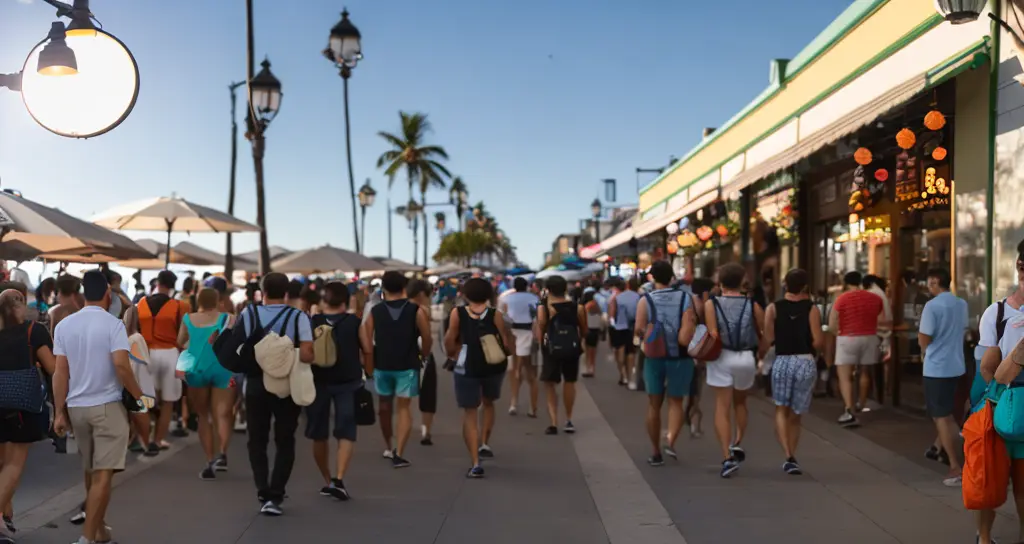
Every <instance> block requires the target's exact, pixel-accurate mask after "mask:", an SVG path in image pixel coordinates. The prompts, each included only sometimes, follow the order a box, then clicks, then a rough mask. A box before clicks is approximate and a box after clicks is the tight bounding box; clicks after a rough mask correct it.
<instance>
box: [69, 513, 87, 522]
mask: <svg viewBox="0 0 1024 544" xmlns="http://www.w3.org/2000/svg"><path fill="white" fill-rule="evenodd" d="M68 521H70V522H71V524H72V525H81V524H83V523H85V510H79V511H78V513H76V514H75V515H73V516H71V519H69V520H68Z"/></svg>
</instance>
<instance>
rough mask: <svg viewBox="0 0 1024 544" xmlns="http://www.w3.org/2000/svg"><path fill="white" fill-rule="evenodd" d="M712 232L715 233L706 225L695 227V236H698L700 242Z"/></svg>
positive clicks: (709, 237) (711, 234) (705, 239)
mask: <svg viewBox="0 0 1024 544" xmlns="http://www.w3.org/2000/svg"><path fill="white" fill-rule="evenodd" d="M714 234H715V233H714V231H712V230H711V227H709V226H707V225H704V226H702V227H701V228H699V229H697V238H699V239H700V241H701V242H707V241H708V240H710V239H711V237H712V236H713V235H714Z"/></svg>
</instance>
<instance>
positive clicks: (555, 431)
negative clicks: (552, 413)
mask: <svg viewBox="0 0 1024 544" xmlns="http://www.w3.org/2000/svg"><path fill="white" fill-rule="evenodd" d="M544 434H558V427H555V426H554V425H552V426H550V427H548V428H547V429H544Z"/></svg>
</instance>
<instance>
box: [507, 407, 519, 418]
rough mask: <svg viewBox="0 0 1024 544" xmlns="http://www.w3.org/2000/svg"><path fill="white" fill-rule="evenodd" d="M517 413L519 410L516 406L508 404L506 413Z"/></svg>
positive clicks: (512, 414) (511, 414)
mask: <svg viewBox="0 0 1024 544" xmlns="http://www.w3.org/2000/svg"><path fill="white" fill-rule="evenodd" d="M518 413H519V410H518V409H516V407H515V406H509V407H508V415H510V416H514V415H516V414H518Z"/></svg>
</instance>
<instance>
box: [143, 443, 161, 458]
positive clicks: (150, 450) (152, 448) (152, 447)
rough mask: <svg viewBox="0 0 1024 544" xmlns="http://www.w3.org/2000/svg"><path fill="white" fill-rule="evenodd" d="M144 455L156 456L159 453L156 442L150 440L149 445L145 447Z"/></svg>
mask: <svg viewBox="0 0 1024 544" xmlns="http://www.w3.org/2000/svg"><path fill="white" fill-rule="evenodd" d="M142 455H145V456H146V457H156V456H157V455H160V446H159V445H158V444H157V443H156V442H150V443H149V446H147V447H146V453H143V454H142Z"/></svg>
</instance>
